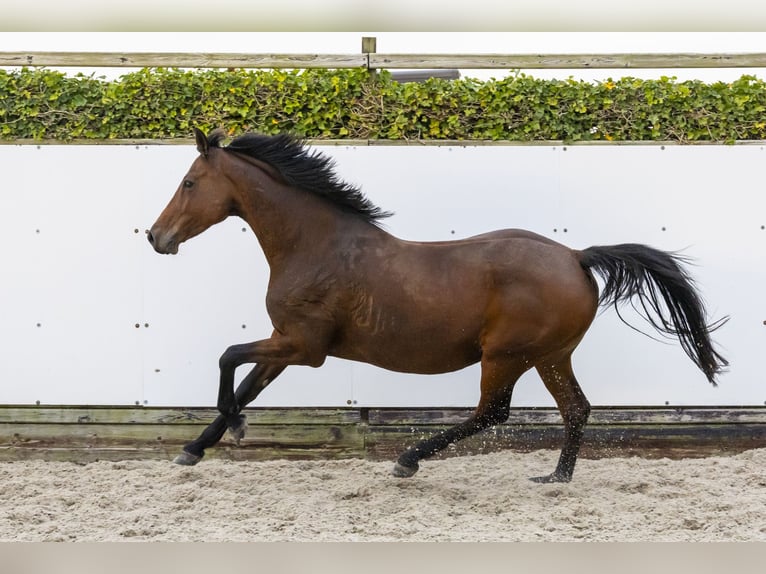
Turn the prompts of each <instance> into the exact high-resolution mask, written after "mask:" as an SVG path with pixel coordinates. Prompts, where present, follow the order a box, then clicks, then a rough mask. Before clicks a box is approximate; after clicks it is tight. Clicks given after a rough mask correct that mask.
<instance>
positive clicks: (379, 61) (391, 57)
mask: <svg viewBox="0 0 766 574" xmlns="http://www.w3.org/2000/svg"><path fill="white" fill-rule="evenodd" d="M370 66H371V67H375V68H389V69H396V68H411V69H422V68H434V69H440V68H441V69H444V68H457V69H521V70H539V69H623V68H633V69H638V68H646V69H663V68H762V67H766V53H747V54H745V53H743V54H691V53H687V54H547V55H540V54H511V55H506V54H370Z"/></svg>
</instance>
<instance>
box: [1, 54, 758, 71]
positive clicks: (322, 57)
mask: <svg viewBox="0 0 766 574" xmlns="http://www.w3.org/2000/svg"><path fill="white" fill-rule="evenodd" d="M0 66H14V67H15V66H48V67H88V68H92V67H93V68H95V67H109V68H125V67H129V68H143V67H178V68H299V69H305V68H356V67H370V68H373V69H380V68H388V69H411V70H422V69H429V68H430V69H435V70H442V69H522V70H536V69H641V68H643V69H656V68H658V69H665V68H667V69H674V68H761V67H766V53H762V52H750V53H710V54H706V53H653V54H652V53H646V54H629V53H618V54H593V53H590V54H384V53H372V54H362V53H359V54H250V53H223V54H222V53H188V52H186V53H182V52H71V51H67V52H38V51H30V52H0Z"/></svg>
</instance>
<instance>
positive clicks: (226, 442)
mask: <svg viewBox="0 0 766 574" xmlns="http://www.w3.org/2000/svg"><path fill="white" fill-rule="evenodd" d="M246 412H247V414H248V422H249V428H248V432H247V436H246V437H245V439H244V440H243V441H242V442H241V445H240V446H239V447H237V446H236V445H234V443H233V442H232V441H231V439H230V438H229V437H228V435H226V436H225V437H224V439H223V440H222V441H221V443H219V444H218V445H217V446H216V447H215V448H212V449H208V451H209V452H208V454H210V455H213V456H216V457H218V456H221V457H226V458H231V459H233V460H266V459H270V458H285V457H296V458H334V457H366V458H371V459H389V458H395V456H396V455H397V454H398V453H399V452H401V451H402V450H404V449H405V448H407V446H408V445H411V444H412V443H414V442H415V441H417V440H419V439H422V438H425V437H428V436H431V435H433V434H434V433H436V432H439V431H441V430H443V429H446V428H448V427H449V426H452V425H454V424H457V423H459V422H461V421H463V420H465V419H466V418H467V417H468V416H469V415H470V413H471V412H472V409H469V408H441V409H423V408H419V409H396V408H385V409H384V408H375V409H372V408H370V409H368V408H363V409H356V408H353V409H352V408H283V409H272V408H251V409H246ZM215 416H217V412H216V411H215V409H206V408H177V409H176V408H158V407H154V408H149V407H88V406H79V407H70V406H18V405H9V406H0V460H14V459H19V460H23V459H26V458H36V457H38V458H42V459H45V460H72V461H76V462H79V461H83V460H86V461H87V460H118V459H120V458H121V457H122V458H142V457H145V458H173V457H174V456H175V454H177V453H178V451H179V450H180V448H181V447H182V445H183V444H186V443H187V442H189V441H190V440H193V439H194V438H196V437H197V436H198V435H199V433H200V432H201V431H202V429H203V428H204V427H205V426H206V425H207V424H208V423H209V421H210V420H212V419H213V418H214V417H215ZM562 439H563V426H562V424H561V419H560V417H559V415H558V412H557V411H556V410H555V409H551V408H517V409H513V410H512V413H511V418H510V419H509V422H507V423H505V424H502V425H496V426H495V427H492V428H490V429H488V430H486V431H484V432H482V433H480V434H478V435H476V436H474V437H471V438H469V439H467V440H466V441H462V442H460V443H458V444H457V445H455V446H453V447H450V448H449V449H448V450H447V451H446V452H445V453H444V454H443V456H452V455H455V454H461V453H462V454H467V453H481V452H490V451H493V450H500V449H506V448H511V449H517V450H532V449H539V448H560V446H561V443H562ZM762 447H766V408H764V407H684V408H669V407H665V408H648V407H645V408H638V407H633V408H626V407H597V408H594V409H593V413H592V415H591V422H590V424H589V425H588V426H587V427H586V430H585V449H586V451H588V449H590V452H600V453H602V454H603V453H607V455H608V453H610V452H611V453H612V456H614V455H617V454H622V453H624V452H629V451H631V449H632V451H635V452H638V451H641V452H643V451H645V450H646V449H650V450H652V451H653V452H666V451H668V452H670V451H672V452H675V453H680V452H687V453H688V452H692V451H700V450H703V451H705V452H714V451H716V450H718V451H726V450H728V451H732V450H745V449H748V448H762ZM626 449H627V450H626ZM14 457H15V458H14Z"/></svg>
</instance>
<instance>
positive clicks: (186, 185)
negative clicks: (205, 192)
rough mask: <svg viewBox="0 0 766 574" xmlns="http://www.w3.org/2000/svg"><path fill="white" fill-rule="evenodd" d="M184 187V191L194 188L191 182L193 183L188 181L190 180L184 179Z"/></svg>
mask: <svg viewBox="0 0 766 574" xmlns="http://www.w3.org/2000/svg"><path fill="white" fill-rule="evenodd" d="M184 187H185V188H186V189H190V188H192V187H194V182H193V181H190V180H188V179H185V180H184Z"/></svg>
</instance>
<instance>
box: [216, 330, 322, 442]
mask: <svg viewBox="0 0 766 574" xmlns="http://www.w3.org/2000/svg"><path fill="white" fill-rule="evenodd" d="M326 358H327V354H326V353H325V352H317V351H316V350H313V349H310V348H309V347H308V346H307V345H305V344H303V343H302V342H301V339H297V338H294V337H287V336H284V335H277V334H275V335H273V336H272V337H271V338H270V339H263V340H261V341H256V342H255V343H244V344H241V345H232V346H231V347H229V348H228V349H226V351H225V352H224V353H223V355H221V358H220V360H219V361H218V366H219V368H220V371H221V378H220V384H219V387H218V403H217V407H218V412H220V413H221V414H222V415H223V416H224V417H226V418H227V421H228V422H229V427H232V428H236V427H237V426H238V417H239V412H240V411H241V410H242V407H243V406H244V404H242V402H241V401H240V400H238V397H237V396H236V395H235V393H234V373H235V371H236V370H237V367H239V366H241V365H244V364H246V363H258V364H264V365H281V366H282V368H284V367H286V366H287V365H310V366H315V367H318V366H320V365H321V364H322V363H324V361H325V359H326Z"/></svg>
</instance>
